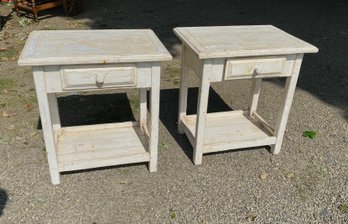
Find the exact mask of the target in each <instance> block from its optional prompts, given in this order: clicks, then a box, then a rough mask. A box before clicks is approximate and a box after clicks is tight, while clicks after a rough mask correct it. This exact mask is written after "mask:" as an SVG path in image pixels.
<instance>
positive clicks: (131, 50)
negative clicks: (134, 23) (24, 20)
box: [18, 29, 171, 66]
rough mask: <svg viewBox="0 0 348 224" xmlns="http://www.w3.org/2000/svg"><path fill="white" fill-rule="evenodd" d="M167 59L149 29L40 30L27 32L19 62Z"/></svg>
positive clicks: (78, 62) (52, 62)
mask: <svg viewBox="0 0 348 224" xmlns="http://www.w3.org/2000/svg"><path fill="white" fill-rule="evenodd" d="M167 60H171V55H170V54H169V53H168V51H167V49H166V48H165V47H164V46H163V44H162V43H161V42H160V40H159V39H158V37H157V36H156V35H155V33H154V32H153V31H152V30H148V29H146V30H141V29H137V30H128V29H125V30H121V29H120V30H44V31H33V32H31V33H30V35H29V37H28V40H27V42H26V44H25V47H24V50H23V51H22V53H21V55H20V57H19V59H18V63H19V65H30V66H33V65H45V66H47V65H76V64H83V65H85V64H110V63H127V62H150V61H153V62H158V61H167Z"/></svg>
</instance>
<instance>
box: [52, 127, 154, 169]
mask: <svg viewBox="0 0 348 224" xmlns="http://www.w3.org/2000/svg"><path fill="white" fill-rule="evenodd" d="M57 145H58V147H57V148H58V150H57V155H58V166H59V171H60V172H62V171H71V170H81V169H89V168H96V167H103V166H113V165H120V164H128V163H139V162H146V161H149V158H150V156H149V153H148V151H147V140H146V138H145V135H144V133H143V132H142V131H141V129H140V127H139V123H138V122H123V123H115V124H101V125H86V126H75V127H65V128H62V129H61V130H60V132H59V134H58V139H57Z"/></svg>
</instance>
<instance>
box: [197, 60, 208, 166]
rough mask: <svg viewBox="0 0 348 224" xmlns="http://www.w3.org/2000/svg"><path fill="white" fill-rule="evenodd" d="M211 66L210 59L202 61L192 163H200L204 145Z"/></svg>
mask: <svg viewBox="0 0 348 224" xmlns="http://www.w3.org/2000/svg"><path fill="white" fill-rule="evenodd" d="M211 68H212V63H211V60H206V61H204V65H203V74H202V77H201V80H200V85H199V95H198V105H197V118H196V132H195V133H196V134H195V145H194V151H193V163H194V164H195V165H199V164H201V163H202V157H203V147H204V144H203V143H204V134H205V121H206V115H207V109H208V99H209V88H210V81H209V77H208V76H209V74H210V70H211Z"/></svg>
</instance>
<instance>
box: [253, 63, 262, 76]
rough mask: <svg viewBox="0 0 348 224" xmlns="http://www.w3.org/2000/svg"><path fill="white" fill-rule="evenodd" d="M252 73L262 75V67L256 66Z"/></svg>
mask: <svg viewBox="0 0 348 224" xmlns="http://www.w3.org/2000/svg"><path fill="white" fill-rule="evenodd" d="M254 72H255V73H256V74H261V73H262V65H256V66H255V68H254Z"/></svg>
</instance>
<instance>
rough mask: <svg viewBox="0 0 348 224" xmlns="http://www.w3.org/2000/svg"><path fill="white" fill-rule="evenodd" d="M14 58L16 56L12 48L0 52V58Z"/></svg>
mask: <svg viewBox="0 0 348 224" xmlns="http://www.w3.org/2000/svg"><path fill="white" fill-rule="evenodd" d="M15 56H17V51H16V50H15V49H14V48H13V47H10V48H7V49H4V50H0V58H6V59H11V58H13V57H15Z"/></svg>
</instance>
